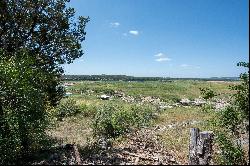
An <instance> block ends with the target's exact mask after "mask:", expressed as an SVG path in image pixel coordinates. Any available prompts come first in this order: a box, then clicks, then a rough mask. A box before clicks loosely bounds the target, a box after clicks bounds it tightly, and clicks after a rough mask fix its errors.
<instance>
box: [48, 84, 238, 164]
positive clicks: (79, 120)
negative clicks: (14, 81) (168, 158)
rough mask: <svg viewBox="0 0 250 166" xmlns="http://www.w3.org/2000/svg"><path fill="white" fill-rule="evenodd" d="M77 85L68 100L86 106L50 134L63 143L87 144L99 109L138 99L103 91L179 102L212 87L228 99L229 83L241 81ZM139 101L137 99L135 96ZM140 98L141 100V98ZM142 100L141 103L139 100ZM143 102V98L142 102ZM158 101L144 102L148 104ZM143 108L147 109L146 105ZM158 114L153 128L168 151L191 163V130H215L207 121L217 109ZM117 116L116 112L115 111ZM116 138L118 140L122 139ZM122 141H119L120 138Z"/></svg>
mask: <svg viewBox="0 0 250 166" xmlns="http://www.w3.org/2000/svg"><path fill="white" fill-rule="evenodd" d="M73 83H74V85H73V86H69V87H67V89H66V90H67V92H71V93H72V95H71V96H69V97H67V99H63V100H68V98H70V99H74V100H75V101H76V105H78V106H80V107H82V108H83V107H84V109H83V111H80V113H77V114H76V115H74V116H69V117H64V118H63V120H62V121H57V122H56V127H55V128H54V129H53V130H50V131H49V134H50V135H51V136H52V137H54V138H57V139H59V140H61V141H62V142H63V143H76V144H79V145H81V146H86V145H87V144H88V142H90V140H92V139H93V129H92V127H91V125H92V124H93V119H94V117H95V113H96V110H97V109H98V108H101V107H102V106H103V105H105V104H106V105H107V104H111V105H112V104H115V105H119V106H120V107H121V108H122V109H127V110H129V109H130V108H131V107H132V106H133V105H134V104H135V103H136V102H134V103H133V102H126V101H123V100H122V99H121V98H119V97H111V99H110V100H101V99H100V95H103V94H109V95H111V96H112V95H113V94H114V93H115V92H117V91H118V92H122V93H123V94H124V95H125V96H130V97H133V98H135V99H140V98H143V97H147V96H151V97H155V98H159V99H160V101H163V102H165V103H176V102H178V101H180V100H181V99H182V98H188V99H190V100H193V99H195V98H199V97H201V93H200V88H205V87H206V88H210V89H212V90H214V91H216V92H217V93H219V94H220V97H221V98H224V99H225V100H226V99H228V98H229V95H230V93H232V92H231V91H230V90H229V85H232V84H236V83H237V82H205V81H181V80H180V81H179V80H178V81H171V82H159V81H155V82H101V81H96V82H92V81H76V82H73ZM135 101H137V100H135ZM138 101H140V100H138ZM136 104H138V103H136ZM139 104H140V102H139ZM145 104H147V105H152V107H156V105H154V104H152V103H150V102H149V103H143V104H141V106H140V107H142V108H144V105H145ZM142 110H143V109H142ZM156 114H157V116H156V118H153V120H152V123H150V129H154V128H155V127H158V128H159V131H160V132H158V133H157V135H158V136H159V138H160V142H161V143H162V144H163V146H164V148H165V149H166V151H168V152H170V153H173V155H174V156H175V158H176V160H178V161H179V162H180V163H182V164H187V159H188V143H189V130H190V128H192V127H198V128H200V129H201V130H211V127H210V126H209V125H207V121H208V120H210V119H213V116H214V113H213V112H204V111H202V107H197V106H185V107H173V108H164V109H162V110H160V111H158V112H156ZM112 116H113V115H112ZM122 136H123V135H121V136H120V137H119V138H120V139H115V140H114V144H115V142H116V141H118V140H119V141H121V140H122V139H121V137H122ZM119 141H118V142H119Z"/></svg>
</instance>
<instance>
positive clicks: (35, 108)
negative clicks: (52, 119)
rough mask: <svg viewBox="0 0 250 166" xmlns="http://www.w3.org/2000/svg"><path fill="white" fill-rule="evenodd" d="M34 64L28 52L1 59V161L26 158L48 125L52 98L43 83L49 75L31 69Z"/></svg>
mask: <svg viewBox="0 0 250 166" xmlns="http://www.w3.org/2000/svg"><path fill="white" fill-rule="evenodd" d="M34 63H35V59H32V58H30V57H28V56H27V52H26V51H20V52H19V53H18V56H17V57H14V56H13V57H11V58H0V164H13V163H14V162H15V160H16V159H17V158H18V157H27V154H28V153H30V152H31V151H32V150H34V147H37V146H38V145H39V143H40V141H41V140H42V138H43V137H42V136H43V135H44V131H45V128H46V127H47V125H48V121H49V114H48V112H49V111H48V110H49V105H50V101H48V98H49V95H48V94H47V93H46V91H45V90H44V88H46V87H44V84H43V82H45V81H48V80H49V77H50V76H49V75H45V74H44V73H43V71H42V70H40V69H34V68H32V65H33V64H34ZM34 76H35V77H34Z"/></svg>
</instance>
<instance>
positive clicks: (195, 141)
mask: <svg viewBox="0 0 250 166" xmlns="http://www.w3.org/2000/svg"><path fill="white" fill-rule="evenodd" d="M212 143H213V132H211V131H203V132H200V130H199V129H198V128H191V129H190V143H189V163H188V164H189V165H208V164H209V162H210V160H211V157H212Z"/></svg>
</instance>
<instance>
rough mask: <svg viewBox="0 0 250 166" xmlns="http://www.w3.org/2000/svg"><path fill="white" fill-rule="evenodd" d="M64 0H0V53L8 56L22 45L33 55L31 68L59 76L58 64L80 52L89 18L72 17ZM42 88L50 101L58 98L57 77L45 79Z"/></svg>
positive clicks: (59, 68)
mask: <svg viewBox="0 0 250 166" xmlns="http://www.w3.org/2000/svg"><path fill="white" fill-rule="evenodd" d="M66 2H69V1H68V0H55V1H54V0H32V1H31V0H27V1H15V0H1V1H0V25H1V26H0V48H1V49H2V50H3V52H4V53H5V54H4V55H1V57H0V58H2V57H3V56H5V57H7V58H10V57H12V56H16V55H17V54H16V52H18V50H20V49H23V48H25V49H26V50H27V51H28V52H29V56H31V57H32V58H33V59H35V61H36V62H35V63H34V65H33V67H34V68H39V69H41V70H43V71H45V72H47V73H53V74H54V79H59V78H60V75H61V74H62V73H63V69H62V68H61V67H60V64H64V63H71V62H72V61H73V60H74V59H76V58H79V57H80V56H82V55H83V51H82V49H81V42H82V41H83V40H84V39H85V35H86V32H85V26H86V23H87V22H88V21H89V18H86V17H82V16H80V17H79V18H78V19H76V18H75V16H74V15H75V10H74V9H73V8H70V7H68V8H67V7H66ZM46 85H47V89H46V91H47V92H49V94H50V101H51V102H52V104H56V103H57V101H58V98H57V94H58V93H59V91H57V89H56V86H57V85H58V81H56V80H54V81H49V82H48V83H47V84H46Z"/></svg>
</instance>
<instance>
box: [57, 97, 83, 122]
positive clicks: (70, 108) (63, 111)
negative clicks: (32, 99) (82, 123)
mask: <svg viewBox="0 0 250 166" xmlns="http://www.w3.org/2000/svg"><path fill="white" fill-rule="evenodd" d="M79 112H81V108H80V107H79V106H78V105H77V104H76V101H75V100H74V99H72V98H67V99H64V100H62V101H61V102H60V103H59V105H58V107H57V117H58V118H59V120H61V119H62V118H64V117H68V116H72V115H76V114H77V113H79Z"/></svg>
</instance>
